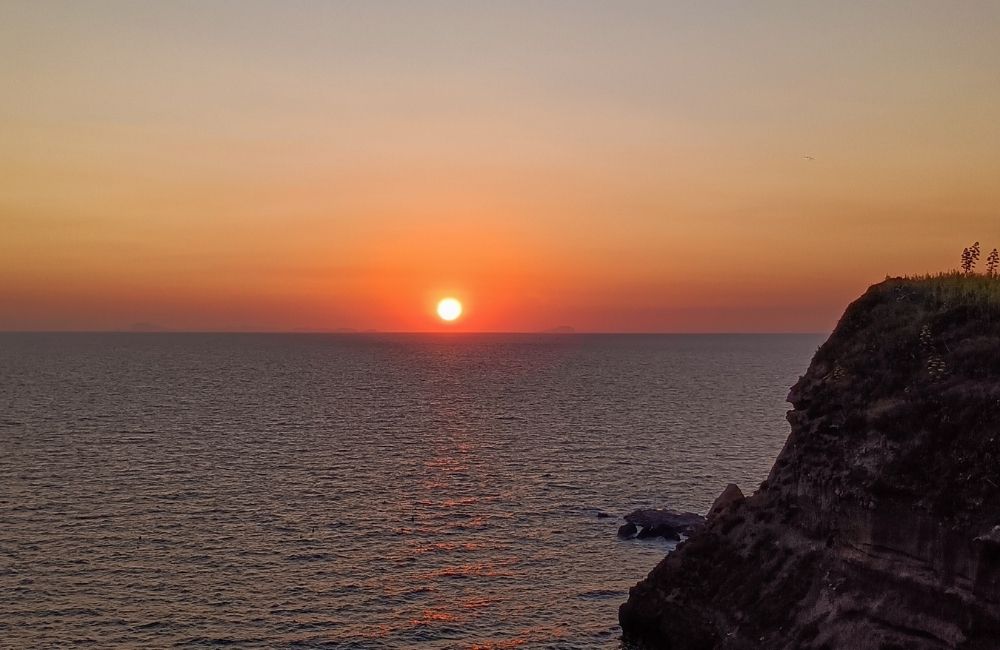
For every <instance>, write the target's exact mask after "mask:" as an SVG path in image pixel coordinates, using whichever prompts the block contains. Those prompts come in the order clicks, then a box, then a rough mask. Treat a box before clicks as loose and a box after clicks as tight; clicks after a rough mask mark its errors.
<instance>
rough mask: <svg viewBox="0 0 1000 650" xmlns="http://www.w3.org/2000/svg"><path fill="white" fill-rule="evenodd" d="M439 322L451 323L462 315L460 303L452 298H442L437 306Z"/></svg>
mask: <svg viewBox="0 0 1000 650" xmlns="http://www.w3.org/2000/svg"><path fill="white" fill-rule="evenodd" d="M437 313H438V316H439V317H440V318H441V320H444V321H448V322H451V321H453V320H455V319H456V318H458V317H459V316H461V315H462V303H460V302H459V301H457V300H455V299H454V298H443V299H442V300H441V301H440V302H439V303H438V306H437Z"/></svg>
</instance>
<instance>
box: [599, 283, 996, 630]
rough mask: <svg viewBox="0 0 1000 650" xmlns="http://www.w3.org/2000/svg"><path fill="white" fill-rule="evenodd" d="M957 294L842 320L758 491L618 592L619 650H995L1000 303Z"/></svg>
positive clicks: (890, 298) (877, 296) (900, 302)
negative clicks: (622, 596) (627, 646)
mask: <svg viewBox="0 0 1000 650" xmlns="http://www.w3.org/2000/svg"><path fill="white" fill-rule="evenodd" d="M983 282H984V283H985V282H987V280H986V279H983ZM989 282H1000V280H989ZM998 286H1000V285H998ZM967 289H968V288H967V287H966V286H965V285H963V281H962V279H957V280H955V281H954V283H953V286H952V285H948V284H947V283H946V282H945V281H941V280H931V281H920V282H917V281H904V280H887V281H886V282H884V283H881V284H878V285H875V286H874V287H872V288H871V289H869V291H868V292H866V293H865V295H864V296H862V297H861V298H860V299H859V300H857V301H856V302H855V303H854V304H852V305H851V306H850V307H849V308H848V310H847V311H846V312H845V314H844V316H843V318H842V319H841V321H840V323H839V324H838V326H837V328H836V330H835V331H834V333H833V334H832V335H831V337H830V339H829V340H828V341H827V342H826V343H825V344H824V345H823V346H822V347H821V348H820V349H819V351H818V352H817V353H816V356H815V358H814V359H813V361H812V364H811V365H810V368H809V370H808V372H807V374H806V375H805V376H804V377H803V378H802V379H800V380H799V382H798V383H797V384H796V385H795V386H794V387H793V388H792V391H791V393H790V395H789V401H790V402H791V403H792V405H793V406H794V409H793V410H792V411H790V412H789V414H788V421H789V423H790V424H791V434H790V435H789V437H788V440H787V442H786V443H785V447H784V449H783V450H782V452H781V454H780V455H779V456H778V458H777V460H776V462H775V464H774V466H773V468H772V470H771V473H770V475H769V476H768V479H767V480H766V481H765V482H764V483H763V484H762V485H761V487H760V489H759V490H758V491H757V492H756V493H755V494H753V495H752V496H750V497H748V498H739V497H738V496H737V495H736V494H735V492H733V491H729V492H730V494H729V496H728V497H727V498H726V499H721V498H720V501H723V502H721V503H720V502H719V501H717V503H716V504H715V505H714V506H713V509H712V511H711V512H710V516H709V518H708V521H707V523H706V524H705V526H704V527H703V528H701V529H700V530H698V531H696V532H694V533H693V535H692V536H691V537H690V539H688V540H687V541H685V542H683V543H682V544H681V545H680V546H679V547H678V549H677V550H676V551H675V552H673V553H671V554H670V555H668V556H667V557H666V558H665V559H664V560H663V561H662V562H660V564H659V565H658V566H657V567H656V568H655V569H654V570H653V571H652V572H651V573H650V574H649V576H648V577H647V578H646V579H645V580H643V581H642V582H640V583H639V584H638V585H636V586H635V587H633V588H632V590H631V592H630V594H629V599H628V602H626V603H625V604H624V605H622V607H621V609H620V612H619V618H620V621H621V625H622V628H623V630H624V632H625V635H626V637H627V638H630V639H632V640H635V641H639V642H643V643H645V644H646V645H649V646H651V647H660V648H671V649H678V650H686V649H701V648H705V649H708V648H725V649H750V648H768V649H788V650H791V649H793V648H803V649H821V648H824V649H830V650H835V649H839V648H850V649H856V650H869V649H870V650H875V649H884V650H890V649H900V650H901V649H903V648H914V649H918V650H919V649H924V648H928V649H929V648H964V649H969V650H974V649H975V650H978V649H982V650H985V649H987V648H990V649H995V648H1000V529H998V528H995V527H996V526H998V525H1000V487H998V486H1000V305H998V304H997V300H996V299H995V298H993V297H992V293H990V292H986V294H985V295H984V294H982V293H977V292H976V291H970V290H967ZM993 293H1000V292H993ZM723 496H725V494H724V495H723Z"/></svg>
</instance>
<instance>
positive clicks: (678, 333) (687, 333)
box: [0, 329, 832, 336]
mask: <svg viewBox="0 0 1000 650" xmlns="http://www.w3.org/2000/svg"><path fill="white" fill-rule="evenodd" d="M831 331H832V330H831ZM0 334H281V335H289V334H291V335H300V334H301V335H306V336H310V335H313V336H314V335H327V336H329V335H335V336H371V335H379V334H392V335H397V334H406V335H409V334H419V335H427V334H431V335H439V334H445V335H449V336H453V335H478V334H504V335H524V336H531V335H538V334H544V335H547V336H578V335H590V334H601V335H611V334H613V335H624V336H628V335H634V336H795V335H802V336H813V335H815V336H820V335H824V334H829V332H821V331H808V332H803V331H795V332H793V331H767V332H752V331H742V332H741V331H719V332H692V331H620V330H577V331H573V332H551V331H546V330H520V331H510V330H475V331H470V330H462V331H448V330H357V331H337V330H267V329H261V330H196V329H191V330H188V329H177V330H173V329H158V330H129V329H32V330H14V329H11V330H6V329H0Z"/></svg>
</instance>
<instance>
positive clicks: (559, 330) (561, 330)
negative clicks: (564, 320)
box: [542, 325, 576, 334]
mask: <svg viewBox="0 0 1000 650" xmlns="http://www.w3.org/2000/svg"><path fill="white" fill-rule="evenodd" d="M542 334H576V328H575V327H570V326H569V325H559V326H557V327H553V328H550V329H547V330H542Z"/></svg>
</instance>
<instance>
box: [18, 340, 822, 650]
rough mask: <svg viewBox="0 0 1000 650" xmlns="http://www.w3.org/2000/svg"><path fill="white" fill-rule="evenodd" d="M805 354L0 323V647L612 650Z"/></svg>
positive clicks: (760, 430) (759, 457) (766, 460)
mask: <svg viewBox="0 0 1000 650" xmlns="http://www.w3.org/2000/svg"><path fill="white" fill-rule="evenodd" d="M820 342H821V337H819V336H805V335H803V336H785V335H773V336H751V335H733V336H728V335H727V336H721V335H720V336H626V335H547V336H546V335H537V336H536V335H250V334H247V335H234V334H226V335H221V334H220V335H212V334H0V647H14V648H22V647H23V648H34V647H46V646H69V645H91V646H94V647H116V646H136V647H138V646H144V647H164V646H215V645H223V644H228V645H233V646H236V647H336V648H404V647H424V648H512V647H525V648H535V647H548V648H615V647H619V646H620V644H621V642H620V640H619V635H620V630H619V628H618V626H617V615H616V614H617V608H618V605H619V604H620V603H621V602H623V601H624V600H625V598H626V596H627V592H628V588H629V586H631V585H632V584H634V583H635V582H636V581H638V580H639V579H641V578H642V577H643V576H645V574H646V573H648V572H649V570H650V569H652V568H653V566H654V565H655V564H656V562H657V561H659V560H660V559H661V558H662V557H663V555H664V554H665V553H667V552H668V551H669V550H670V549H671V548H672V544H669V543H667V542H664V541H663V540H651V541H622V540H619V539H617V538H616V536H615V531H616V529H617V526H618V525H620V524H621V523H622V522H621V520H620V517H621V515H623V514H624V513H626V512H628V511H630V510H632V509H634V508H637V507H643V506H667V507H672V508H676V509H682V510H693V511H698V512H704V511H705V510H706V509H707V507H708V506H709V505H710V503H711V502H712V500H713V499H714V497H715V496H716V495H717V494H718V493H719V492H720V491H721V490H722V488H723V487H724V486H725V484H726V483H728V482H736V483H738V484H739V485H740V486H741V487H742V488H743V489H744V491H746V492H748V493H749V492H750V491H752V490H753V489H754V488H755V487H756V486H757V484H758V483H759V482H760V481H761V480H763V478H764V477H765V476H766V473H767V471H768V469H769V468H770V465H771V463H772V462H773V459H774V457H775V455H776V454H777V452H778V451H779V450H780V448H781V445H782V444H783V442H784V439H785V437H786V435H787V431H788V429H787V425H786V423H785V421H784V413H785V410H786V409H787V408H788V406H787V404H786V403H785V401H784V400H785V396H786V395H787V392H788V388H789V386H790V385H791V384H792V383H793V382H794V381H795V380H796V379H797V377H798V375H799V374H801V373H804V372H805V368H806V365H807V363H808V361H809V359H810V357H811V355H812V353H813V352H814V351H815V349H816V347H817V346H818V345H819V343H820ZM598 512H606V513H609V514H611V515H612V517H611V518H598V517H597V513H598Z"/></svg>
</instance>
